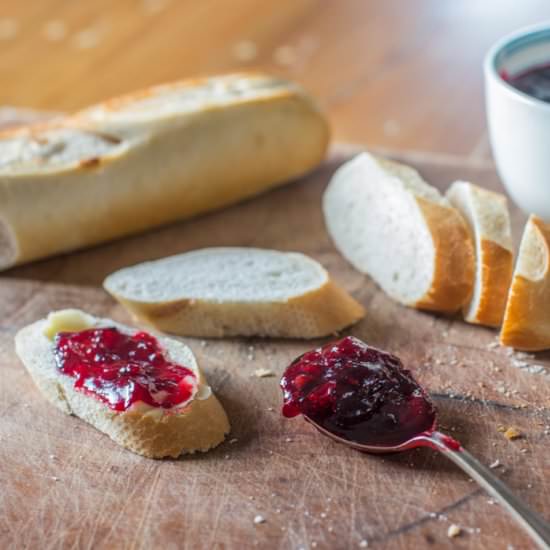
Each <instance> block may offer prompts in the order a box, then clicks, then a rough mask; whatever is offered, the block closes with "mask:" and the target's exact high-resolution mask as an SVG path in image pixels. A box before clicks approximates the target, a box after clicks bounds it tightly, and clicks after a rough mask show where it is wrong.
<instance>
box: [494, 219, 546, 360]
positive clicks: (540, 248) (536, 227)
mask: <svg viewBox="0 0 550 550" xmlns="http://www.w3.org/2000/svg"><path fill="white" fill-rule="evenodd" d="M535 251H536V253H535ZM549 260H550V225H549V224H545V223H544V222H543V221H542V220H541V219H539V218H537V217H536V216H534V215H532V216H531V217H530V218H529V221H528V222H527V225H526V226H525V231H524V236H523V238H522V242H521V246H520V250H519V254H518V264H517V266H516V270H515V272H514V277H513V279H512V285H511V286H510V292H509V294H508V302H507V304H506V312H505V315H504V321H503V324H502V329H501V332H500V342H501V344H502V345H504V346H510V347H513V348H516V349H519V350H525V351H540V350H545V349H549V348H550V261H549ZM522 264H524V265H525V264H531V265H530V266H528V269H527V270H526V271H528V272H525V273H521V272H520V271H521V270H522V269H523V268H521V267H520V266H521V265H522Z"/></svg>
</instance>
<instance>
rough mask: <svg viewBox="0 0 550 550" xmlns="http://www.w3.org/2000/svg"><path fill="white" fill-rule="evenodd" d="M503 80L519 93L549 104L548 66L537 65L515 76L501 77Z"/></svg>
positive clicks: (549, 81) (549, 66)
mask: <svg viewBox="0 0 550 550" xmlns="http://www.w3.org/2000/svg"><path fill="white" fill-rule="evenodd" d="M503 78H504V80H506V81H507V82H508V83H509V84H511V85H512V86H513V87H514V88H516V89H518V90H519V91H520V92H523V93H525V94H528V95H530V96H532V97H536V98H537V99H540V100H541V101H546V102H547V103H548V102H550V64H546V65H539V66H537V67H533V68H531V69H528V70H527V71H523V72H521V73H519V74H517V75H513V76H509V75H507V74H504V75H503Z"/></svg>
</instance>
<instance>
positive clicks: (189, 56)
mask: <svg viewBox="0 0 550 550" xmlns="http://www.w3.org/2000/svg"><path fill="white" fill-rule="evenodd" d="M549 17H550V3H548V2H544V1H541V0H521V1H518V0H414V1H411V0H383V1H380V0H262V1H258V0H116V1H113V0H94V1H84V0H82V1H81V0H78V1H77V0H25V1H21V0H2V2H1V4H0V48H1V55H0V82H2V85H1V86H0V104H13V105H18V106H25V107H36V108H42V109H55V110H70V109H74V108H78V107H82V106H85V105H87V104H89V103H92V102H95V101H99V100H101V99H104V98H107V97H109V96H112V95H115V94H119V93H122V92H127V91H131V90H134V89H136V88H139V87H142V86H148V85H150V84H154V83H158V82H162V81H167V80H172V79H177V78H181V77H188V76H194V75H197V74H210V73H217V72H224V71H232V70H241V69H262V70H267V71H271V72H274V73H278V74H281V75H284V76H288V77H291V78H294V79H297V80H299V81H300V82H302V83H303V84H304V85H305V86H306V87H307V88H308V89H310V90H311V92H312V93H314V94H315V95H316V96H317V97H318V98H319V100H320V101H321V103H322V104H323V106H324V107H325V108H326V110H327V111H328V113H329V114H330V117H331V120H332V123H333V127H334V133H335V137H336V138H337V139H338V140H340V141H354V142H360V143H367V144H368V145H371V146H379V147H387V148H390V149H394V150H395V149H401V150H403V149H407V150H417V151H428V152H438V153H445V154H452V155H461V156H467V157H470V158H474V159H485V158H487V157H488V154H489V149H488V144H487V136H486V132H485V122H484V109H483V79H482V70H481V62H482V59H483V55H484V52H485V51H486V50H487V48H488V47H489V45H490V44H491V43H492V42H493V41H494V40H496V39H497V38H498V37H499V36H501V35H502V34H505V33H507V32H510V31H511V30H514V29H515V28H517V27H519V26H522V25H526V24H531V23H535V22H537V21H540V20H542V19H544V18H549Z"/></svg>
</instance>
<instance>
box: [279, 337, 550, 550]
mask: <svg viewBox="0 0 550 550" xmlns="http://www.w3.org/2000/svg"><path fill="white" fill-rule="evenodd" d="M281 388H282V390H283V396H284V405H283V411H282V412H283V415H284V416H286V417H288V418H290V417H294V416H298V415H300V414H301V415H302V416H303V417H304V418H305V420H307V421H308V422H309V423H311V424H313V426H315V428H317V429H318V430H319V431H320V432H321V433H323V434H324V435H326V436H328V437H330V438H332V439H334V440H335V441H338V442H339V443H343V444H345V445H348V446H350V447H353V448H354V449H357V450H359V451H363V452H367V453H394V452H400V451H405V450H408V449H412V448H415V447H430V448H432V449H435V450H438V451H441V452H442V453H444V455H445V456H447V457H448V458H450V459H451V460H452V461H453V462H454V463H455V464H457V465H458V466H459V467H460V468H462V470H464V471H465V472H466V473H467V474H468V475H469V476H470V477H471V478H472V479H474V480H475V481H477V482H478V483H479V484H480V485H481V486H482V487H483V488H484V489H485V490H486V491H487V492H488V493H489V494H490V495H491V496H493V497H494V498H495V499H498V500H499V502H500V503H501V504H502V505H503V506H504V507H505V508H506V509H507V510H508V511H509V512H510V513H511V514H512V516H513V517H514V518H515V519H516V520H517V521H518V522H519V523H520V524H521V525H522V527H523V528H524V529H525V530H526V531H527V532H528V533H529V534H530V535H531V537H532V538H533V540H534V541H535V542H536V543H537V544H538V545H539V546H540V547H541V548H548V545H549V544H550V527H549V526H548V524H547V522H545V521H544V520H543V519H542V518H540V517H539V516H538V515H536V514H535V513H534V512H532V511H531V510H529V509H528V508H527V506H526V505H525V504H524V503H523V502H522V501H521V500H520V499H518V498H517V497H516V496H515V495H514V494H513V493H512V492H511V491H510V489H509V488H508V487H507V486H506V485H505V484H504V483H502V481H500V479H498V478H497V477H496V476H494V475H493V474H492V473H491V471H490V470H488V469H487V468H486V467H485V466H483V465H482V464H481V463H480V462H479V461H478V460H477V459H475V458H474V457H473V456H472V455H471V454H470V453H468V452H467V451H466V450H465V449H464V448H463V447H462V445H461V444H460V443H459V442H458V441H456V440H455V439H453V438H452V437H449V436H448V435H445V434H443V433H441V432H439V431H438V430H437V411H436V409H435V406H434V405H433V403H432V402H431V400H430V398H429V396H428V394H427V393H426V392H425V391H424V389H423V388H422V387H421V386H420V385H419V384H418V383H417V382H416V380H415V379H414V378H413V376H412V374H411V373H410V372H409V371H408V370H406V369H404V368H403V365H402V363H401V361H400V360H399V358H397V357H395V356H394V355H391V354H389V353H387V352H384V351H381V350H378V349H376V348H373V347H371V346H369V345H367V344H365V343H364V342H362V341H361V340H359V339H358V338H355V337H352V336H348V337H346V338H343V339H341V340H338V341H336V342H331V343H329V344H327V345H325V346H323V347H321V348H318V349H315V350H313V351H309V352H307V353H304V354H303V355H301V356H300V357H298V358H297V359H295V360H294V361H293V362H292V363H291V364H290V365H289V366H288V368H287V369H286V370H285V372H284V374H283V377H282V379H281Z"/></svg>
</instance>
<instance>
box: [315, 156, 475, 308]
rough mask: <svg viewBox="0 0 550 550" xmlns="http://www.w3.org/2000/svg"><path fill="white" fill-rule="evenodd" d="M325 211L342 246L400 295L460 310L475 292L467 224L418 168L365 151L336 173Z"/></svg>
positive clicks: (420, 304) (410, 301)
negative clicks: (421, 174) (425, 179)
mask: <svg viewBox="0 0 550 550" xmlns="http://www.w3.org/2000/svg"><path fill="white" fill-rule="evenodd" d="M323 210H324V214H325V221H326V224H327V228H328V231H329V233H330V235H331V237H332V239H333V241H334V243H335V245H336V247H337V248H338V250H339V251H340V252H341V253H342V254H343V255H344V257H345V258H347V259H348V260H349V261H350V262H351V263H352V264H353V265H354V267H356V268H357V269H358V270H359V271H362V272H363V273H367V274H368V275H370V276H371V277H372V278H373V279H374V281H375V282H376V283H377V284H378V285H379V286H380V287H381V288H382V289H383V290H384V291H385V292H386V293H387V294H389V295H390V296H391V297H392V298H393V299H395V300H397V301H398V302H400V303H402V304H405V305H408V306H412V307H417V308H421V309H428V310H433V311H442V312H454V311H456V310H457V309H459V308H460V307H461V306H462V305H463V304H464V303H465V302H466V300H467V299H468V298H469V296H470V293H471V290H472V284H473V269H474V266H473V246H472V243H471V238H470V236H469V233H468V230H467V227H466V224H465V222H464V220H463V219H462V218H461V216H460V215H459V214H458V213H457V212H456V211H455V210H454V209H453V208H452V207H451V206H450V205H449V203H448V201H447V200H446V199H445V198H444V197H442V196H441V195H440V193H439V192H438V191H437V190H436V189H435V188H433V187H431V186H430V185H428V184H427V183H426V182H425V181H424V180H423V179H422V178H421V176H420V175H419V174H418V172H416V170H414V169H412V168H410V167H408V166H404V165H401V164H398V163H395V162H392V161H388V160H381V159H378V158H376V157H374V156H373V155H370V154H369V153H366V152H365V153H362V154H360V155H358V156H357V157H355V158H354V159H352V160H351V161H349V162H347V163H346V164H344V165H343V166H342V167H340V169H339V170H338V171H337V172H336V173H335V175H334V176H333V178H332V180H331V182H330V184H329V186H328V188H327V190H326V192H325V194H324V197H323Z"/></svg>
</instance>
